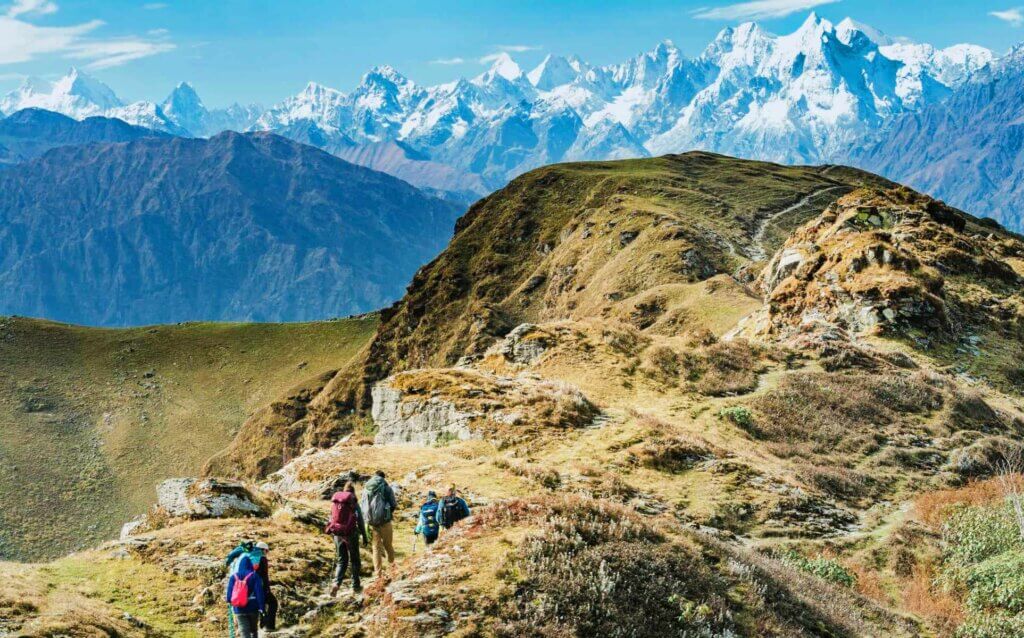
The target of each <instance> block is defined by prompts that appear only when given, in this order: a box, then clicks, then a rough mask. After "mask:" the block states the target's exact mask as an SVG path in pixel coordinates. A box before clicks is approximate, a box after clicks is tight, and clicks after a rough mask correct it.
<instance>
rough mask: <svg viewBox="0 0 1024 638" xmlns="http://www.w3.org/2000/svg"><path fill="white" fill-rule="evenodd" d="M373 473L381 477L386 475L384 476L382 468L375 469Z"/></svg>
mask: <svg viewBox="0 0 1024 638" xmlns="http://www.w3.org/2000/svg"><path fill="white" fill-rule="evenodd" d="M374 474H376V475H377V476H379V477H381V478H387V477H386V476H384V470H377V471H376V472H374Z"/></svg>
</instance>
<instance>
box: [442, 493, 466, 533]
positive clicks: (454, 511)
mask: <svg viewBox="0 0 1024 638" xmlns="http://www.w3.org/2000/svg"><path fill="white" fill-rule="evenodd" d="M464 518H466V510H465V508H464V507H463V506H462V499H460V498H459V497H458V496H446V497H444V500H442V501H441V525H443V526H444V528H445V529H448V528H449V527H451V526H452V525H454V524H456V523H458V522H459V521H461V520H462V519H464Z"/></svg>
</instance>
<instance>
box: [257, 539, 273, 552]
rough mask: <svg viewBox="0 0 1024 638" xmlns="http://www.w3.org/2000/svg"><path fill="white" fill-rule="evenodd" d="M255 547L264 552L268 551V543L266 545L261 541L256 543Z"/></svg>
mask: <svg viewBox="0 0 1024 638" xmlns="http://www.w3.org/2000/svg"><path fill="white" fill-rule="evenodd" d="M256 549H258V550H260V551H261V552H263V553H264V554H266V553H267V552H269V551H270V545H267V544H266V543H264V542H263V541H260V542H258V543H256Z"/></svg>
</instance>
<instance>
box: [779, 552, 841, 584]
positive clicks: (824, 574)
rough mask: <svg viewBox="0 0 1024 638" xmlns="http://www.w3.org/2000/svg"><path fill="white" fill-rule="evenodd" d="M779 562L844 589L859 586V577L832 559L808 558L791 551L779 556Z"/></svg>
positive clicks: (822, 557) (821, 557)
mask: <svg viewBox="0 0 1024 638" xmlns="http://www.w3.org/2000/svg"><path fill="white" fill-rule="evenodd" d="M779 560H781V561H782V562H783V563H786V564H787V565H789V566H791V567H795V568H796V569H799V570H800V571H803V572H807V573H808V574H814V575H815V576H817V577H818V578H821V579H823V580H827V581H828V582H830V583H835V584H837V585H842V586H844V587H853V586H854V585H856V584H857V577H856V576H855V575H854V574H853V572H851V571H850V570H848V569H846V568H845V567H843V566H842V565H840V564H839V563H838V562H837V561H835V560H833V559H831V558H825V557H824V556H819V557H818V558H807V557H806V556H804V555H802V554H800V553H798V552H795V551H790V552H786V553H784V554H782V555H781V556H779Z"/></svg>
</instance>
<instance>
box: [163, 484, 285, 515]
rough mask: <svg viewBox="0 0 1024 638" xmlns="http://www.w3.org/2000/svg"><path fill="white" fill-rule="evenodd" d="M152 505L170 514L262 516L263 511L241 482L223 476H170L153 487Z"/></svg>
mask: <svg viewBox="0 0 1024 638" xmlns="http://www.w3.org/2000/svg"><path fill="white" fill-rule="evenodd" d="M156 498H157V504H156V508H157V510H158V511H159V512H161V513H163V514H164V515H166V516H169V517H170V518H191V519H196V518H236V517H244V516H260V517H262V516H266V515H267V511H266V509H265V508H264V507H263V506H262V505H259V504H258V503H257V502H256V500H257V499H256V497H255V496H253V494H252V492H250V491H249V489H248V488H246V486H245V485H243V484H242V483H238V482H236V481H228V480H223V479H215V478H206V479H197V478H174V479H168V480H166V481H164V482H163V483H161V484H160V485H159V486H158V487H157V489H156Z"/></svg>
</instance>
